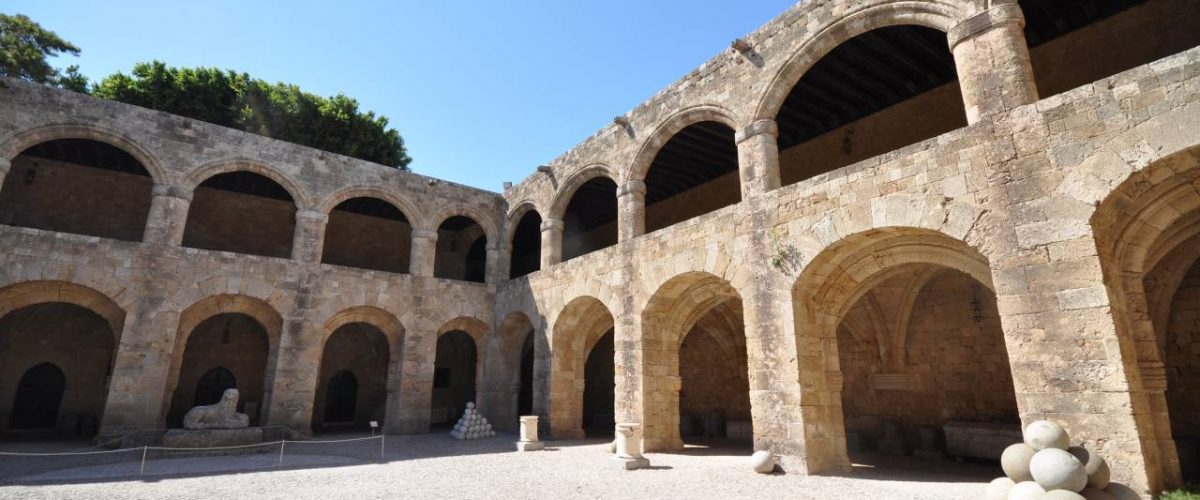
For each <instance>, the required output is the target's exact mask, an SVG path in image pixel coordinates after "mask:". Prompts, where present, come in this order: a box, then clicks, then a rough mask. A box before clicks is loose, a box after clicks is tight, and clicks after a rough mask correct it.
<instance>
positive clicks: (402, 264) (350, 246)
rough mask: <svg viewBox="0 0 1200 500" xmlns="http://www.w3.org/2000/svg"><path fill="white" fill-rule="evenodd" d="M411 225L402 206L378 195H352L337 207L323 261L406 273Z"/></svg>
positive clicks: (410, 241) (322, 257)
mask: <svg viewBox="0 0 1200 500" xmlns="http://www.w3.org/2000/svg"><path fill="white" fill-rule="evenodd" d="M411 246H412V226H411V225H410V224H409V222H408V218H407V217H405V216H404V213H403V212H401V211H400V209H398V208H396V207H395V206H394V205H392V204H391V203H388V202H386V201H383V200H380V199H378V198H351V199H349V200H346V201H343V202H341V203H339V204H338V205H337V207H334V209H333V211H332V212H330V213H329V222H328V223H327V224H326V227H325V248H324V250H322V252H321V262H323V263H326V264H335V265H339V266H349V267H357V268H360V269H373V270H376V271H387V272H392V273H407V272H408V266H409V264H408V262H409V258H410V255H411V248H410V247H411Z"/></svg>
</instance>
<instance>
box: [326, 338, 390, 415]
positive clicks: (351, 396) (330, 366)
mask: <svg viewBox="0 0 1200 500" xmlns="http://www.w3.org/2000/svg"><path fill="white" fill-rule="evenodd" d="M390 359H391V355H390V349H389V343H388V339H387V335H385V334H384V333H383V331H382V330H380V329H379V328H378V327H376V326H374V325H371V324H367V323H361V322H358V323H350V324H346V325H342V326H341V327H339V328H338V329H337V330H334V332H333V333H332V334H330V336H329V339H328V340H326V341H325V350H324V352H323V353H322V354H321V371H320V383H319V385H318V387H317V394H316V400H315V401H314V403H313V416H312V419H313V420H312V425H313V429H314V430H316V431H328V430H335V429H346V428H353V429H360V430H365V429H369V428H370V423H371V421H372V420H374V421H376V422H380V423H383V422H384V419H385V418H386V417H387V390H388V388H387V375H388V363H389V360H390Z"/></svg>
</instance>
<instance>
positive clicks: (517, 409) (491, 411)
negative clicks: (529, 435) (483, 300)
mask: <svg viewBox="0 0 1200 500" xmlns="http://www.w3.org/2000/svg"><path fill="white" fill-rule="evenodd" d="M535 332H536V330H535V329H534V326H533V322H532V321H530V319H529V316H527V315H526V314H525V313H524V312H521V311H513V312H510V313H508V314H506V315H505V316H504V320H503V321H501V322H500V325H499V326H498V327H497V329H496V335H497V338H496V341H495V342H493V343H492V346H493V351H492V354H490V355H489V356H488V374H487V375H486V376H485V377H484V381H485V383H486V384H487V387H489V389H488V391H489V393H490V394H493V395H494V396H491V397H487V396H485V398H486V399H485V401H484V404H485V407H486V409H487V414H486V416H487V418H488V420H489V421H491V423H492V425H494V426H496V428H497V429H503V430H511V431H517V430H519V429H520V420H519V417H520V416H522V415H533V414H534V413H533V406H534V404H533V397H534V390H533V384H534V381H533V367H534V362H535V361H534V360H535V348H534V343H535V337H536V336H537V334H536V333H535Z"/></svg>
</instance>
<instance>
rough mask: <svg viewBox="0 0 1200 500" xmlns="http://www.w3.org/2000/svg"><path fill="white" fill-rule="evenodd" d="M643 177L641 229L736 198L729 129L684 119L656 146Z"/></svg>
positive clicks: (670, 222) (738, 197)
mask: <svg viewBox="0 0 1200 500" xmlns="http://www.w3.org/2000/svg"><path fill="white" fill-rule="evenodd" d="M645 182H646V232H652V231H655V230H658V229H662V228H664V227H668V226H672V225H674V224H677V223H679V222H683V221H685V220H688V219H691V218H693V217H697V216H700V215H703V214H706V213H709V212H712V211H713V210H717V209H719V208H723V207H727V206H729V205H733V204H735V203H737V202H739V201H741V199H742V191H741V185H740V183H739V178H738V151H737V144H736V143H735V142H734V130H733V129H732V128H730V127H729V126H728V125H725V124H724V123H720V122H715V121H702V122H698V123H693V124H691V125H688V126H687V127H685V128H684V129H683V130H680V131H679V132H677V133H676V134H675V135H674V136H672V137H671V139H670V140H669V141H667V143H666V144H664V145H663V147H662V149H659V150H658V154H656V155H655V156H654V161H653V162H652V163H651V164H650V169H649V171H647V173H646V180H645Z"/></svg>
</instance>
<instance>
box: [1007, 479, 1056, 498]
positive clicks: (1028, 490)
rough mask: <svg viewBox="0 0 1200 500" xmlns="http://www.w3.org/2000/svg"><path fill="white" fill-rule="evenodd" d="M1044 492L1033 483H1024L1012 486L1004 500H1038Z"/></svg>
mask: <svg viewBox="0 0 1200 500" xmlns="http://www.w3.org/2000/svg"><path fill="white" fill-rule="evenodd" d="M1045 492H1046V490H1045V489H1044V488H1042V487H1041V486H1038V484H1037V483H1035V482H1033V481H1024V482H1020V483H1017V484H1015V485H1013V487H1012V489H1011V490H1008V498H1007V499H1006V500H1038V498H1039V497H1041V496H1042V493H1045Z"/></svg>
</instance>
